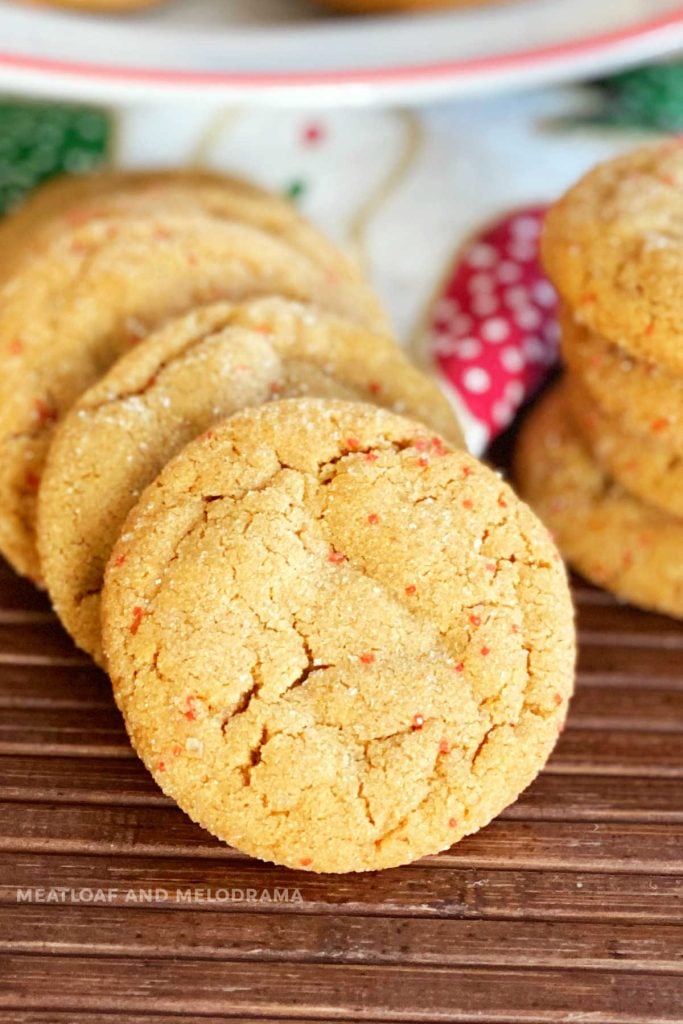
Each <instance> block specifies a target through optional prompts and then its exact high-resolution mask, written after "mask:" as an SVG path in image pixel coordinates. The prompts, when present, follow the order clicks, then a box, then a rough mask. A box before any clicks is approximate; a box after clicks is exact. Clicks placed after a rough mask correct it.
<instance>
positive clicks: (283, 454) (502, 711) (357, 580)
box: [102, 399, 574, 871]
mask: <svg viewBox="0 0 683 1024" xmlns="http://www.w3.org/2000/svg"><path fill="white" fill-rule="evenodd" d="M102 601H103V615H102V622H103V639H104V650H105V654H106V658H107V662H108V667H109V671H110V674H111V676H112V680H113V685H114V691H115V695H116V699H117V702H118V704H119V706H120V707H121V709H122V711H123V714H124V717H125V720H126V724H127V728H128V730H129V734H130V736H131V739H132V742H133V745H134V746H135V748H136V750H137V751H138V753H139V754H140V756H141V757H142V759H143V760H144V762H145V763H146V765H147V767H148V768H149V770H150V771H151V772H152V774H153V775H154V777H155V778H156V780H157V781H158V783H159V784H160V786H161V787H162V789H163V790H164V791H165V792H166V793H168V794H169V795H170V796H172V797H173V798H174V799H175V800H176V801H177V802H178V803H179V804H180V806H181V807H182V808H183V809H184V810H185V811H186V812H187V813H188V814H189V815H190V816H191V817H192V818H193V819H194V820H196V821H198V822H199V823H200V824H202V825H203V826H204V827H205V828H207V829H208V830H209V831H211V832H213V833H214V834H215V835H217V836H219V837H220V838H221V839H223V840H225V841H227V842H229V843H231V844H233V845H234V846H236V847H237V848H239V849H241V850H243V851H245V852H246V853H249V854H252V855H255V856H258V857H261V858H263V859H264V860H269V861H275V862H277V863H281V864H285V865H289V866H291V867H298V868H305V869H309V870H312V871H362V870H374V869H377V868H384V867H390V866H393V865H398V864H403V863H407V862H410V861H413V860H415V859H417V858H419V857H422V856H424V855H427V854H432V853H436V852H437V851H439V850H442V849H445V848H447V847H449V846H450V845H451V844H452V843H453V842H455V841H457V840H458V839H460V838H462V837H463V836H465V835H468V834H469V833H472V832H475V831H476V830H477V829H479V828H480V827H482V826H483V825H485V824H486V823H487V822H489V821H490V820H491V818H493V817H494V816H495V815H496V814H498V813H499V812H500V811H501V810H502V809H503V808H504V807H505V806H506V805H507V804H509V803H510V802H512V801H513V800H514V799H515V798H516V797H517V796H518V794H519V793H520V792H521V791H522V790H523V789H524V788H525V786H527V785H528V784H529V783H530V782H531V781H532V779H533V778H534V777H535V775H536V774H537V772H538V771H539V770H540V769H541V768H542V766H543V764H544V763H545V761H546V759H547V757H548V755H549V753H550V751H551V750H552V748H553V746H554V743H555V741H556V739H557V735H558V730H559V728H560V727H561V723H562V722H563V720H564V717H565V715H566V710H567V707H566V705H567V701H568V698H569V696H570V694H571V690H572V685H573V664H574V632H573V613H572V607H571V601H570V597H569V592H568V587H567V583H566V578H565V573H564V567H563V565H562V563H561V561H560V559H559V556H558V554H557V551H556V549H555V547H554V545H553V543H552V541H551V540H550V538H549V536H548V533H547V531H546V529H545V528H544V527H543V526H542V525H541V524H540V522H539V521H538V520H537V519H536V517H535V516H534V514H533V513H532V512H531V511H530V510H529V509H528V508H527V506H525V505H524V504H523V503H522V502H520V501H519V500H518V499H517V498H516V497H515V495H514V493H513V492H512V490H511V489H510V488H509V487H508V486H507V485H506V484H505V483H503V482H502V481H501V480H500V479H499V478H498V476H497V475H496V474H495V473H494V472H492V471H491V470H489V469H487V468H486V467H484V466H483V465H482V464H481V463H479V462H477V461H476V460H475V459H473V458H472V457H470V456H469V455H467V454H466V453H464V452H457V451H453V450H450V449H448V448H447V447H446V446H445V443H444V442H443V441H441V440H440V438H438V437H434V436H433V435H432V434H431V433H430V432H428V431H426V430H425V428H424V427H423V426H421V425H419V424H417V423H415V422H412V421H410V420H406V419H404V418H403V417H399V416H396V415H394V414H393V413H390V412H388V411H385V410H380V409H376V408H373V407H371V406H369V405H366V404H358V403H347V402H339V401H333V400H314V399H288V400H283V401H279V402H275V403H271V404H269V405H265V406H261V407H259V408H257V409H251V410H247V411H244V412H241V413H238V414H236V415H235V416H233V417H232V418H231V419H230V420H227V421H225V422H224V423H222V424H220V425H218V426H217V427H215V428H212V430H211V431H209V432H208V433H207V434H206V435H204V436H203V437H201V438H199V439H197V440H196V441H194V442H192V443H191V444H189V445H188V446H187V447H186V448H185V449H183V451H182V452H181V453H180V454H179V455H178V456H177V457H176V458H175V459H174V460H173V461H172V462H170V463H169V464H168V465H167V466H166V468H165V469H164V470H163V471H162V473H161V474H160V476H159V477H158V478H157V480H156V481H155V482H154V483H153V484H152V485H151V486H150V487H149V488H148V489H147V490H146V491H145V492H144V493H143V495H142V497H141V499H140V501H139V503H138V505H137V506H136V508H135V509H134V510H133V511H132V512H131V514H130V516H129V518H128V520H127V522H126V525H125V527H124V531H123V533H122V535H121V538H120V539H119V541H118V543H117V545H116V547H115V549H114V551H113V553H112V557H111V559H110V562H109V565H108V568H107V573H106V579H105V587H104V591H103V595H102Z"/></svg>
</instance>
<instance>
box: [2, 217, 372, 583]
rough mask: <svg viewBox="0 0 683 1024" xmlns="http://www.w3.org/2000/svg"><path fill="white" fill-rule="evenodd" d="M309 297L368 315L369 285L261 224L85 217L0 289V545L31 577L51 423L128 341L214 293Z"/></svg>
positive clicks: (367, 318) (368, 318) (359, 317)
mask: <svg viewBox="0 0 683 1024" xmlns="http://www.w3.org/2000/svg"><path fill="white" fill-rule="evenodd" d="M265 294H279V295H283V296H285V297H288V298H292V299H298V300H303V301H310V302H312V303H314V304H317V305H319V306H320V307H321V308H323V309H329V310H332V311H334V312H338V313H340V314H343V315H345V316H348V317H350V318H351V319H353V320H356V321H358V322H361V323H367V322H372V323H374V322H375V319H376V318H375V315H374V311H375V309H376V307H375V305H374V302H369V303H366V301H365V300H366V298H367V297H368V295H369V291H368V289H367V287H366V286H365V285H363V284H361V283H359V282H356V281H352V280H349V279H347V278H343V277H341V276H340V275H330V273H329V272H328V269H327V268H326V267H325V266H321V265H319V264H318V263H317V262H315V261H313V260H311V259H309V258H308V257H307V256H305V255H304V254H302V253H299V252H296V251H295V250H294V249H293V248H292V247H291V246H290V245H288V244H286V243H284V242H283V241H281V240H279V239H276V238H273V237H271V236H270V235H269V234H266V233H265V232H263V231H260V230H258V229H256V228H253V227H251V226H247V225H245V224H240V223H237V222H235V221H232V220H224V219H222V218H219V217H211V216H208V215H206V214H199V213H182V214H181V213H173V214H170V213H166V214H164V215H163V216H158V217H151V216H144V215H142V214H141V215H140V216H129V217H123V216H122V217H117V218H116V219H115V220H114V221H112V220H111V219H109V218H106V217H105V218H103V219H95V220H87V221H86V223H85V224H82V225H79V226H75V227H72V228H71V229H70V230H68V231H60V232H58V233H56V234H55V235H54V236H53V237H51V240H50V244H49V245H47V246H45V247H43V248H41V249H40V251H38V252H31V254H30V256H29V255H26V257H25V258H24V259H22V260H19V261H18V263H17V266H16V268H15V270H14V272H13V273H12V275H11V276H10V277H9V278H6V279H5V281H4V284H3V286H2V288H0V550H1V551H2V552H3V554H4V555H5V556H6V557H7V558H8V559H9V561H10V562H11V563H12V564H13V565H14V567H15V568H16V569H17V570H18V571H19V572H21V573H23V574H26V575H29V576H32V577H33V578H34V579H38V578H39V575H40V570H39V565H38V558H37V552H36V547H35V535H34V519H35V496H36V491H37V488H38V486H39V482H40V477H41V475H42V467H43V462H44V459H45V456H46V453H47V449H48V446H49V442H50V438H51V436H52V434H53V432H54V427H55V424H56V423H57V422H58V421H59V419H60V418H61V417H62V416H63V415H64V413H65V412H66V411H67V410H68V409H69V407H70V406H71V405H72V404H73V402H74V401H75V400H76V399H77V398H78V396H79V395H80V394H81V393H82V392H83V391H84V390H85V389H86V388H87V387H89V386H90V385H91V384H92V383H93V382H94V381H95V380H97V378H98V377H100V376H101V375H102V374H103V373H104V372H105V371H106V370H107V369H108V368H109V366H110V365H111V364H112V362H114V360H115V359H116V358H117V357H118V356H120V355H121V354H122V353H123V352H125V351H126V350H127V349H128V348H129V347H130V345H131V344H133V343H135V342H136V341H138V340H139V339H140V338H143V337H144V336H145V335H146V334H148V333H149V332H150V331H151V330H153V329H154V328H155V327H157V326H159V325H160V324H161V323H163V322H164V321H165V320H167V319H169V318H170V317H171V316H174V315H177V314H180V313H183V312H186V311H187V310H189V309H191V308H193V307H194V306H196V305H198V304H204V303H206V302H209V301H215V300H218V299H221V298H227V299H233V300H239V299H244V298H249V297H254V296H258V295H265Z"/></svg>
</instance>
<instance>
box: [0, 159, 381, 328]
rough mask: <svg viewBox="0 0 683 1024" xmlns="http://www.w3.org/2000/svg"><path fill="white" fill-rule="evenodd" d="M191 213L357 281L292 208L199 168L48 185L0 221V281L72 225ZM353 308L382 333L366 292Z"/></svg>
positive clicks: (349, 265)
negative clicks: (272, 238)
mask: <svg viewBox="0 0 683 1024" xmlns="http://www.w3.org/2000/svg"><path fill="white" fill-rule="evenodd" d="M197 210H199V211H201V212H202V213H207V214H210V215H211V216H215V217H222V218H226V219H228V220H237V221H240V222H243V223H245V224H250V225H251V226H253V227H257V228H260V229H261V230H263V231H267V232H268V233H269V234H272V235H276V236H277V237H278V238H280V239H281V240H282V241H284V242H287V243H288V244H289V245H291V246H293V248H295V249H297V250H299V251H301V252H302V253H303V254H304V255H306V256H308V257H309V258H311V259H313V260H315V261H317V262H319V263H320V264H321V265H322V266H324V267H325V269H326V271H327V273H328V274H329V275H330V277H331V278H334V277H336V276H338V275H339V276H341V277H343V278H348V279H350V280H355V281H358V282H360V281H361V280H362V278H361V274H360V270H359V268H358V267H357V265H356V264H355V263H353V261H351V260H350V259H349V258H348V257H346V256H345V255H344V254H343V253H342V252H341V251H340V250H339V248H338V247H337V246H335V245H334V244H333V243H332V242H331V241H329V239H327V238H326V237H325V236H324V235H323V234H321V233H320V232H319V231H317V230H316V229H315V228H314V227H313V226H312V225H311V224H309V223H308V221H306V220H305V219H304V218H303V217H302V216H301V215H300V214H299V213H298V211H297V210H296V208H295V207H294V206H293V205H292V204H291V203H289V202H287V201H286V200H284V199H282V198H281V197H280V196H277V195H274V194H273V193H270V192H267V191H265V190H264V189H261V188H259V187H258V186H256V185H253V184H252V183H250V182H247V181H244V180H243V179H241V178H235V177H233V176H230V175H225V174H219V173H217V172H214V171H209V170H206V169H191V170H180V171H178V170H172V171H168V170H146V171H126V172H124V171H103V172H98V173H95V174H83V175H71V176H64V177H60V178H55V179H53V180H51V181H49V182H48V183H47V184H45V185H43V186H42V187H41V188H39V189H37V190H36V191H35V192H34V193H33V194H32V195H31V196H30V197H29V198H28V199H27V200H26V201H25V202H24V203H22V204H21V205H20V206H19V207H18V208H17V209H16V210H15V211H14V212H13V213H12V214H10V215H9V216H8V217H6V218H5V219H4V220H3V221H2V222H0V274H2V271H3V254H6V258H5V260H4V264H5V267H6V268H9V269H11V268H13V267H14V266H15V265H16V262H17V257H18V255H19V254H20V253H21V252H23V251H25V250H26V249H29V250H33V251H36V252H40V251H41V249H42V248H44V247H45V246H46V245H49V244H50V241H51V240H52V239H54V237H55V235H58V234H59V233H60V232H63V231H65V230H68V229H69V228H71V227H73V226H74V225H76V226H80V225H83V224H86V223H87V222H88V221H91V220H103V219H105V218H116V217H119V216H121V215H122V214H126V215H131V214H133V213H138V214H139V213H145V214H152V213H153V214H155V215H159V214H160V213H168V212H174V213H182V212H188V211H189V212H194V211H197ZM359 303H361V304H362V306H363V307H364V308H366V309H367V315H368V317H369V318H370V319H372V320H373V324H374V325H375V326H378V327H382V328H385V327H386V317H385V315H384V313H383V311H382V310H381V309H380V307H379V304H378V302H377V299H376V298H375V296H374V295H373V294H372V293H370V292H369V291H368V289H365V293H364V295H363V296H362V298H361V296H359Z"/></svg>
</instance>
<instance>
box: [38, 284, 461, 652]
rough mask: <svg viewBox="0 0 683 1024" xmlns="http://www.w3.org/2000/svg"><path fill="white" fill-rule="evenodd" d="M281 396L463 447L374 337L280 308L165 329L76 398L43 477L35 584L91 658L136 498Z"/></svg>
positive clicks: (390, 347)
mask: <svg viewBox="0 0 683 1024" xmlns="http://www.w3.org/2000/svg"><path fill="white" fill-rule="evenodd" d="M293 395H311V396H315V397H325V396H330V397H336V398H348V399H352V400H353V399H355V400H361V401H369V402H376V403H377V404H378V405H384V406H386V407H388V408H391V409H394V410H397V411H401V412H403V411H405V412H406V413H407V414H408V415H410V416H413V417H415V418H416V419H419V420H421V421H422V422H424V423H426V424H428V425H429V426H430V427H431V428H432V429H433V430H436V431H438V432H439V433H442V434H443V435H444V436H446V437H447V438H448V440H449V441H451V442H454V443H455V444H457V445H462V444H463V442H462V436H461V434H460V432H459V428H458V425H457V422H456V420H455V418H454V415H453V413H452V411H451V408H450V406H449V404H448V402H447V401H446V399H445V398H444V397H443V395H442V394H441V392H440V391H439V390H438V388H437V387H436V385H435V384H432V383H431V382H430V381H429V380H428V379H427V378H426V377H425V376H423V375H422V374H421V373H420V372H419V371H418V370H416V369H415V368H414V367H413V366H412V365H411V364H410V363H409V362H408V361H407V359H406V358H405V357H404V356H403V354H402V353H401V352H400V350H399V349H398V348H397V347H396V345H395V344H394V343H393V342H392V341H391V339H389V338H388V337H385V336H381V335H375V334H371V333H370V332H368V331H366V330H363V329H362V328H359V327H357V326H355V325H354V324H352V323H350V322H349V321H345V320H341V319H340V318H338V317H334V316H332V315H329V314H325V313H321V312H319V311H316V310H314V309H312V308H311V307H309V306H302V305H300V304H297V303H293V302H287V301H285V300H284V299H261V300H257V301H254V302H251V303H246V304H244V305H241V306H234V305H230V304H228V303H221V304H217V305H213V306H209V307H206V308H204V309H200V310H197V311H195V312H193V313H190V314H188V315H187V316H185V317H183V318H181V319H179V320H174V321H172V322H171V323H170V324H168V326H166V327H165V328H164V329H163V330H161V331H160V332H159V333H158V334H157V335H155V336H154V337H151V338H148V339H147V340H146V341H145V343H144V345H139V346H137V347H135V348H134V349H132V350H131V351H130V352H129V353H128V354H127V355H125V356H124V357H123V358H122V359H120V360H119V361H118V362H117V363H116V364H115V365H114V367H113V368H112V369H111V370H110V371H109V373H108V374H107V375H106V376H105V377H103V378H102V380H100V381H98V383H97V384H95V385H94V386H93V387H92V388H90V389H89V390H88V391H86V392H85V394H84V395H83V396H82V397H81V399H80V400H79V401H78V402H77V403H76V405H75V406H74V407H73V408H72V410H71V412H70V413H69V414H68V415H67V416H66V417H65V419H64V421H63V422H62V424H61V425H60V427H59V429H58V430H57V432H56V435H55V439H54V441H53V443H52V446H51V449H50V454H49V457H48V460H47V464H46V467H45V471H44V474H43V481H42V485H41V488H40V496H39V515H38V539H39V550H40V561H41V566H42V570H43V575H44V578H45V583H46V585H47V588H48V590H49V592H50V596H51V598H52V601H53V604H54V606H55V608H56V610H57V612H58V613H59V615H60V618H61V619H62V622H63V623H64V625H65V626H66V628H67V629H68V630H69V632H70V633H71V635H72V636H73V637H74V639H75V640H76V642H77V643H78V644H79V645H80V646H81V647H83V648H84V649H85V650H87V651H88V652H90V653H91V654H93V655H94V656H95V658H96V659H97V660H98V661H100V662H101V661H102V652H101V644H100V590H101V587H102V577H103V573H104V567H105V565H106V562H107V559H108V558H109V555H110V553H111V549H112V547H113V546H114V543H115V541H116V538H117V537H118V534H119V532H120V529H121V526H122V524H123V522H124V520H125V517H126V515H127V514H128V512H129V511H130V509H131V507H132V506H133V505H134V504H135V502H136V500H137V498H138V497H139V495H140V492H141V491H142V490H143V489H144V488H145V487H146V486H147V485H148V484H149V483H151V481H152V480H153V479H154V478H155V477H156V475H157V474H158V473H159V472H160V470H161V469H162V468H163V466H164V465H165V463H166V462H167V461H168V460H169V458H171V456H173V455H175V454H176V453H177V452H178V451H179V450H180V449H181V448H182V447H183V445H185V444H186V443H187V442H188V441H190V440H192V439H193V438H194V437H196V436H197V435H198V434H200V433H202V431H204V430H206V429H207V428H208V427H210V426H211V424H213V423H215V422H216V421H217V420H220V419H224V418H225V417H227V416H230V415H231V414H232V413H234V412H236V411H238V410H239V409H242V408H244V407H245V406H252V405H259V404H261V403H262V402H267V401H270V400H271V399H277V398H282V397H285V396H293ZM103 453H106V458H103Z"/></svg>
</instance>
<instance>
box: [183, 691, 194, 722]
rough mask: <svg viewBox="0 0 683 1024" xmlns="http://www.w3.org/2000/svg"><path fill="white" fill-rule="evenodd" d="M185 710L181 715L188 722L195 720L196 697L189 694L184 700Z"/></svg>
mask: <svg viewBox="0 0 683 1024" xmlns="http://www.w3.org/2000/svg"><path fill="white" fill-rule="evenodd" d="M185 707H186V708H187V710H186V711H183V715H184V716H185V718H186V719H187V720H188V722H196V720H197V698H196V697H193V696H192V695H190V696H189V697H187V699H186V700H185Z"/></svg>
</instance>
